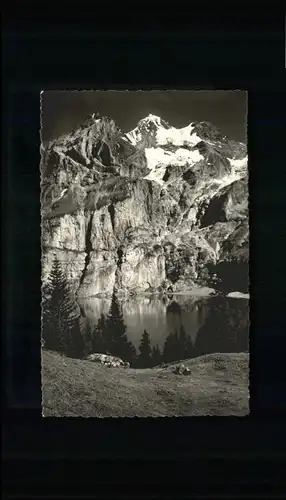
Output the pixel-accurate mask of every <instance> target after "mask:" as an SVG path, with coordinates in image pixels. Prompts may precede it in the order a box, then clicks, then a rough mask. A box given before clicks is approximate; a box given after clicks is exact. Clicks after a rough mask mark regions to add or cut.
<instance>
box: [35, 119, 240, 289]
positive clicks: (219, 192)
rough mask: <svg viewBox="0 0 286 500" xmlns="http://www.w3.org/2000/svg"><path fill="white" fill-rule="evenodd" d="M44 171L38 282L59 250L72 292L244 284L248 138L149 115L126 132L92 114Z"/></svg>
mask: <svg viewBox="0 0 286 500" xmlns="http://www.w3.org/2000/svg"><path fill="white" fill-rule="evenodd" d="M41 174H42V191H41V192H42V195H41V196H42V200H41V201H42V254H43V257H42V261H43V262H42V269H43V281H45V280H46V277H47V275H48V274H49V271H50V269H51V265H52V261H53V259H54V257H55V256H57V257H58V259H59V260H60V261H61V262H62V263H63V265H64V266H65V269H66V274H67V276H68V279H69V280H70V283H71V285H72V286H73V289H74V291H75V292H76V293H77V295H78V296H92V295H97V294H105V295H110V294H112V292H113V291H114V290H115V291H117V292H118V293H124V294H125V293H134V294H136V293H140V292H142V291H162V290H164V289H165V290H166V289H168V288H169V287H171V289H172V290H173V291H184V290H190V289H191V288H192V287H193V286H198V285H199V286H214V287H218V288H219V287H220V288H221V289H222V290H224V289H225V290H226V291H227V290H228V291H231V290H239V291H245V289H246V291H247V284H248V276H247V274H248V265H247V262H248V182H247V151H246V146H245V145H244V144H242V143H238V142H235V141H232V140H229V139H228V138H226V137H225V136H223V135H222V134H221V133H220V131H219V130H217V129H216V128H215V127H214V126H213V125H211V124H209V123H205V122H203V123H191V124H190V125H189V126H187V127H184V128H182V129H175V128H174V127H171V126H170V125H169V124H168V123H167V122H165V121H163V120H161V119H160V118H159V117H155V116H153V115H149V116H148V117H147V118H145V119H143V120H141V121H140V122H139V123H138V126H137V127H136V128H135V129H134V130H132V131H131V132H129V133H128V134H124V133H122V132H121V131H120V130H119V128H118V127H117V126H116V124H115V123H114V121H113V120H111V119H109V118H105V117H103V118H98V119H95V118H94V116H93V115H92V116H90V117H89V118H88V120H87V121H86V122H85V123H84V124H83V125H82V126H81V127H80V128H79V129H77V130H74V131H73V132H72V133H70V134H69V135H66V136H64V137H62V138H60V139H58V140H56V141H53V142H52V143H50V144H48V146H47V147H46V148H45V149H42V162H41ZM236 280H237V282H236ZM216 284H217V285H216ZM229 288H230V289H229Z"/></svg>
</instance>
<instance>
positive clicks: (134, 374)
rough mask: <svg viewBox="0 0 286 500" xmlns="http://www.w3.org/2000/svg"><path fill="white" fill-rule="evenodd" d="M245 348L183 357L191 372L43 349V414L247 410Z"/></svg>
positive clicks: (238, 412)
mask: <svg viewBox="0 0 286 500" xmlns="http://www.w3.org/2000/svg"><path fill="white" fill-rule="evenodd" d="M248 363H249V357H248V354H247V353H239V354H209V355H206V356H202V357H199V358H196V359H190V360H184V365H185V366H188V367H189V368H190V369H191V375H188V376H184V375H175V374H174V373H172V369H173V367H174V366H176V365H177V364H179V363H172V365H168V366H166V367H164V368H150V369H145V370H139V369H131V368H130V369H124V368H113V369H112V368H107V367H105V366H103V365H99V364H97V363H93V362H90V361H82V360H77V359H71V358H66V357H63V356H61V355H59V354H57V353H54V352H49V351H43V353H42V367H43V368H42V387H43V402H42V406H43V415H44V416H45V417H52V416H57V417H61V416H63V417H134V416H139V417H148V416H151V417H164V416H170V417H171V416H192V415H194V416H195V415H198V416H199V415H238V416H244V415H247V414H248Z"/></svg>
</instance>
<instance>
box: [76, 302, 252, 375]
mask: <svg viewBox="0 0 286 500" xmlns="http://www.w3.org/2000/svg"><path fill="white" fill-rule="evenodd" d="M78 304H79V306H80V311H81V316H82V318H81V325H82V336H83V339H84V348H85V355H87V354H90V353H91V352H103V353H109V354H112V355H115V356H119V357H121V358H123V359H124V360H125V361H129V362H130V363H131V366H134V367H141V368H147V367H150V366H155V365H158V364H162V363H168V362H172V361H178V360H181V359H186V358H193V357H197V356H201V355H203V354H209V353H214V352H221V353H223V352H228V353H230V352H243V351H248V342H249V319H248V318H249V301H248V300H247V299H242V298H229V297H223V296H217V297H207V298H202V297H194V296H183V295H170V296H158V295H157V296H156V295H153V296H139V295H138V296H135V297H131V298H128V299H120V298H117V297H116V296H115V295H114V296H113V298H112V299H111V298H109V299H107V298H87V299H81V300H80V301H79V302H78Z"/></svg>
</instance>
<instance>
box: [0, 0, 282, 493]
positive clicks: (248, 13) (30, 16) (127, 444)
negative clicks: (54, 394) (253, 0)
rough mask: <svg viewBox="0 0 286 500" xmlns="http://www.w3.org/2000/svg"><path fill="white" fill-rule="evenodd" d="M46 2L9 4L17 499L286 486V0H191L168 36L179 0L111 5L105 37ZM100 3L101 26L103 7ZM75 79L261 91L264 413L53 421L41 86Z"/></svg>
mask: <svg viewBox="0 0 286 500" xmlns="http://www.w3.org/2000/svg"><path fill="white" fill-rule="evenodd" d="M43 3H44V2H43ZM43 3H42V2H40V3H38V4H35V3H34V5H33V8H30V9H29V8H27V5H26V4H25V2H22V3H18V5H17V6H15V2H14V5H13V1H9V2H8V5H9V8H10V9H11V11H13V15H14V18H13V22H10V23H9V25H8V28H9V29H8V31H7V20H6V21H5V19H4V21H5V24H4V33H2V37H3V39H2V41H3V46H4V48H3V49H2V50H3V53H2V54H3V63H2V64H3V66H2V71H3V80H4V85H3V101H2V120H3V121H2V125H3V126H2V134H3V141H2V143H3V145H2V151H1V152H2V167H1V175H2V193H1V204H2V206H1V208H2V210H1V216H2V227H1V230H2V239H1V243H2V311H1V313H2V314H1V321H2V352H3V356H2V358H1V368H2V370H3V372H2V375H3V377H2V380H3V383H2V384H1V386H2V391H3V399H2V416H3V427H2V429H3V432H2V438H3V445H2V446H3V479H4V496H5V493H6V498H8V496H9V498H23V497H26V498H37V499H38V498H42V497H43V494H44V495H46V497H47V498H48V496H49V494H50V495H51V497H53V498H54V497H55V496H58V494H59V493H60V494H61V497H65V498H66V497H67V490H68V489H69V492H70V497H71V498H75V495H76V494H78V498H94V497H95V496H96V495H97V496H98V497H100V498H107V497H108V498H110V497H111V498H112V497H114V498H115V497H116V498H118V497H119V498H129V497H128V494H127V492H128V490H129V491H130V486H131V489H132V498H139V495H140V494H141V497H140V498H147V497H148V498H158V497H159V496H160V492H162V490H164V489H166V493H167V494H166V496H165V497H166V498H168V497H169V498H170V497H172V498H186V497H188V498H189V497H190V492H192V493H195V492H196V491H200V493H202V492H205V493H206V495H205V496H208V497H211V496H212V497H213V498H220V497H222V496H223V497H230V495H231V494H232V496H233V492H234V491H235V492H237V493H238V495H239V493H240V492H241V493H242V492H244V496H250V495H249V493H251V496H253V492H255V493H256V496H259V498H266V495H268V498H269V495H271V494H272V496H273V493H274V491H275V490H276V491H277V490H278V489H279V490H280V489H281V492H282V491H285V479H284V478H285V471H284V473H283V470H284V469H285V463H284V464H283V459H284V462H285V402H286V399H285V382H284V379H285V279H284V278H283V272H284V274H285V255H286V252H285V249H284V250H283V247H284V246H285V241H286V236H285V235H286V230H285V220H286V219H285V185H286V178H285V175H286V170H285V148H284V147H283V144H284V143H285V111H284V109H285V68H284V58H285V44H284V42H285V35H284V29H285V23H284V19H285V11H284V7H283V9H282V7H281V12H277V10H275V5H273V6H272V8H271V9H269V8H268V7H267V8H264V6H263V5H260V8H259V9H253V10H252V9H251V6H248V8H245V7H244V6H243V5H242V4H241V3H239V4H238V5H236V4H231V9H230V10H229V11H227V6H224V11H223V15H222V13H221V12H220V10H219V9H218V7H217V5H214V10H213V12H211V13H210V12H208V11H207V9H206V8H205V5H203V2H200V7H198V6H193V4H192V6H191V14H190V13H189V12H188V13H187V12H186V10H187V9H189V4H188V3H185V7H182V6H181V8H179V7H180V6H178V8H173V9H170V11H169V28H168V29H166V28H163V27H161V28H160V31H159V29H158V26H162V21H163V17H166V16H167V15H168V12H167V9H163V11H164V12H162V10H161V11H160V12H159V16H160V19H159V20H158V19H157V18H156V15H155V14H156V13H155V9H154V6H153V5H152V6H150V9H149V12H148V8H146V16H145V19H144V15H145V9H141V10H140V11H139V15H138V17H137V22H134V23H132V22H131V23H130V16H129V15H128V16H127V15H125V16H126V17H124V15H123V16H121V18H118V12H117V11H116V10H115V7H113V8H112V9H111V8H110V6H107V10H108V12H107V14H108V15H106V17H105V22H106V26H105V28H106V29H107V31H108V30H109V32H108V33H107V35H106V33H105V35H104V36H103V35H102V31H103V28H102V27H101V32H100V27H99V26H98V25H97V26H96V27H95V26H94V17H93V18H91V16H90V12H89V11H88V10H86V9H84V8H83V7H82V5H80V7H79V6H78V4H76V9H75V11H74V18H73V20H72V22H71V17H72V16H71V10H72V5H71V3H70V4H69V6H68V8H65V9H63V12H62V19H61V21H60V22H59V19H58V17H57V16H56V15H55V14H58V12H56V13H55V9H53V8H51V3H50V2H47V5H46V7H47V8H46V9H45V8H44V7H43ZM106 4H107V2H104V5H106ZM90 5H91V6H90V9H93V10H94V4H90ZM115 6H116V4H115ZM266 6H267V4H266ZM144 7H145V5H144ZM176 7H177V6H176ZM96 8H97V12H96V14H97V15H96V18H97V23H98V24H99V23H100V24H101V25H102V24H103V15H102V12H101V9H102V6H99V7H98V6H97V7H96ZM119 8H120V10H121V11H122V5H121V4H120V5H119ZM134 10H138V8H137V5H136V6H135V8H134ZM130 13H131V12H128V14H130ZM86 14H88V15H87V16H86ZM83 17H84V19H83ZM146 17H148V19H146ZM15 18H16V19H15ZM139 18H140V19H139ZM142 18H143V19H142ZM91 19H92V23H91ZM164 20H165V19H164ZM139 21H144V23H142V24H144V26H143V29H142V26H141V31H140V26H138V24H140V23H139ZM179 21H180V24H179ZM112 22H113V24H115V26H117V31H115V30H114V25H112ZM124 23H125V24H124ZM67 24H68V26H67ZM88 24H89V25H88ZM150 24H151V26H150ZM63 25H65V26H64V27H63ZM123 25H125V31H124V28H123ZM165 25H166V20H165ZM176 26H179V28H178V29H176ZM147 27H148V28H147ZM119 29H121V31H123V32H121V33H118V31H119ZM164 29H165V32H164V31H163V30H164ZM130 30H132V33H131V34H130ZM152 30H153V33H152ZM150 31H151V32H150ZM127 82H128V83H127ZM71 86H72V87H73V88H75V89H79V88H82V89H86V88H92V87H94V88H100V89H108V88H110V87H112V88H115V87H116V88H119V87H120V89H121V90H124V89H126V88H131V87H132V88H133V89H138V88H144V89H148V88H150V86H151V87H152V88H155V87H156V88H170V89H173V88H177V89H182V88H185V89H186V88H196V89H198V88H202V87H203V88H205V89H215V88H217V89H222V88H224V89H237V88H241V89H247V91H248V154H249V169H250V188H249V191H250V199H249V203H250V225H251V228H250V237H251V242H250V243H251V251H250V283H251V290H250V311H251V327H250V358H251V359H250V374H251V381H250V390H251V401H250V404H251V416H250V417H245V418H236V417H226V418H223V417H218V418H215V417H212V418H208V417H206V418H193V419H192V418H185V419H179V418H178V419H163V418H162V419H161V418H158V419H148V418H146V419H102V420H101V419H99V420H94V419H69V418H64V419H43V418H42V417H41V376H40V375H41V364H40V329H41V321H40V302H41V289H40V278H41V246H40V232H41V229H40V223H41V220H40V179H39V162H40V148H39V139H40V136H39V130H40V114H39V96H40V91H41V89H66V88H71ZM281 145H282V146H281ZM283 324H284V327H283ZM128 459H129V460H128ZM80 462H81V463H80ZM125 486H126V488H125ZM283 486H284V488H283ZM124 488H125V489H126V491H125V490H124ZM184 492H185V495H184ZM257 492H258V494H257ZM7 493H8V494H7ZM32 493H33V494H32ZM84 493H86V495H84ZM101 493H102V494H101ZM245 493H246V494H245ZM88 494H89V496H87V495H88ZM183 495H184V496H183ZM195 496H196V495H195ZM200 496H202V495H200Z"/></svg>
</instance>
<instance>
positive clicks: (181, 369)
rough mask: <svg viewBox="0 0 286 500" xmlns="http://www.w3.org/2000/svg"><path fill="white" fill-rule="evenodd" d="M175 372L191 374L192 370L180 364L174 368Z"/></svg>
mask: <svg viewBox="0 0 286 500" xmlns="http://www.w3.org/2000/svg"><path fill="white" fill-rule="evenodd" d="M173 373H175V374H176V375H190V374H191V370H190V368H188V367H187V366H185V365H183V364H180V365H179V366H176V367H175V368H174V370H173Z"/></svg>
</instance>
